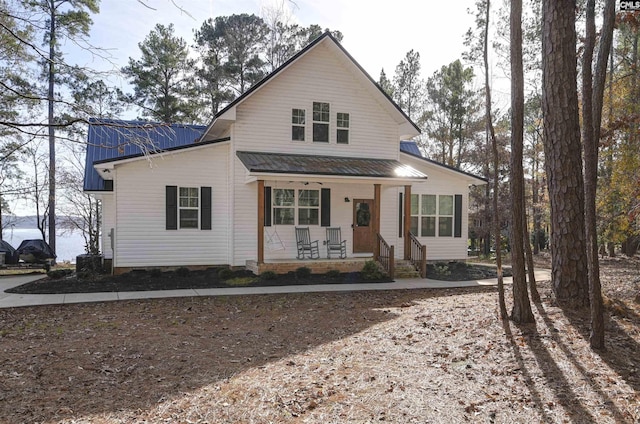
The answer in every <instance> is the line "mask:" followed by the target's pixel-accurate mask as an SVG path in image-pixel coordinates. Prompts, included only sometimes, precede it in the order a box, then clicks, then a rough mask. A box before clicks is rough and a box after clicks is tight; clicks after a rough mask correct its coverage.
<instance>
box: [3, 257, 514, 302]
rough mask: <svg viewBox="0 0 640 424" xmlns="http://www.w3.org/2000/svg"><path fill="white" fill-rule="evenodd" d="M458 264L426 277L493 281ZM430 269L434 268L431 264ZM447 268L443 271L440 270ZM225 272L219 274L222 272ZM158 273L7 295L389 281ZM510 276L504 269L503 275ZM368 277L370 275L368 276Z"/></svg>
mask: <svg viewBox="0 0 640 424" xmlns="http://www.w3.org/2000/svg"><path fill="white" fill-rule="evenodd" d="M456 264H460V262H452V263H447V262H443V263H442V265H441V266H440V268H439V271H440V272H441V274H442V273H444V274H447V272H448V275H444V276H443V275H441V274H436V271H434V268H432V269H431V271H430V272H429V271H427V276H428V278H433V279H440V280H448V281H466V280H473V279H484V278H495V276H496V273H495V268H494V267H490V266H483V265H467V264H464V263H462V265H456ZM431 266H432V267H433V265H431ZM443 266H446V269H445V268H443ZM223 269H224V270H225V271H222V270H223ZM180 274H182V272H177V271H167V272H160V270H158V269H152V270H149V271H146V270H134V271H131V272H128V273H126V274H122V275H98V274H94V273H88V272H81V273H76V274H74V275H69V276H65V277H63V278H59V279H53V278H47V279H43V280H38V281H34V282H31V283H27V284H23V285H21V286H18V287H14V288H12V289H9V290H7V292H8V293H23V294H26V293H30V294H54V293H97V292H126V291H148V290H176V289H207V288H224V287H238V286H243V287H263V286H291V285H312V284H349V283H362V282H367V283H387V282H391V281H392V280H391V279H389V278H388V277H385V276H380V278H378V279H376V280H371V279H367V278H366V277H367V276H366V275H365V274H364V273H361V272H346V273H344V272H343V273H340V272H337V271H329V272H327V273H325V274H310V275H309V276H307V277H305V278H300V276H299V275H298V272H296V271H292V272H289V273H287V274H275V273H273V272H264V273H263V274H262V275H259V276H257V275H254V274H253V273H252V272H250V271H246V270H235V271H234V270H230V269H228V268H222V267H214V268H208V269H206V270H201V271H189V272H188V273H187V274H186V275H180ZM507 275H510V273H508V272H507V270H505V276H507ZM369 277H370V276H369Z"/></svg>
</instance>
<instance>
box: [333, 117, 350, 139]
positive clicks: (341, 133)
mask: <svg viewBox="0 0 640 424" xmlns="http://www.w3.org/2000/svg"><path fill="white" fill-rule="evenodd" d="M336 126H337V127H338V130H337V134H336V141H337V143H339V144H349V114H348V113H338V117H337V121H336Z"/></svg>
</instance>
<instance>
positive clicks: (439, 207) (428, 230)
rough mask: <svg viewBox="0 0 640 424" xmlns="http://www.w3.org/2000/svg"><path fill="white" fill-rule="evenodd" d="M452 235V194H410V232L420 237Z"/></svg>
mask: <svg viewBox="0 0 640 424" xmlns="http://www.w3.org/2000/svg"><path fill="white" fill-rule="evenodd" d="M436 224H437V235H438V236H439V237H452V236H453V196H449V195H441V196H436V195H435V194H423V195H418V194H412V195H411V232H412V233H413V234H416V235H418V234H419V235H420V236H421V237H435V236H436Z"/></svg>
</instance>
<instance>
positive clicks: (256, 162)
mask: <svg viewBox="0 0 640 424" xmlns="http://www.w3.org/2000/svg"><path fill="white" fill-rule="evenodd" d="M419 133H420V130H419V129H418V128H417V126H416V125H415V124H414V123H413V122H412V121H411V120H410V119H409V118H408V117H407V116H406V115H405V114H404V113H403V112H402V110H401V109H400V108H399V107H398V106H397V105H396V104H395V103H394V102H393V101H392V100H391V99H390V98H389V97H388V96H387V95H386V94H385V93H384V92H383V91H382V90H381V89H380V88H379V86H378V85H377V84H376V83H375V82H374V81H373V80H372V78H371V77H370V76H369V75H368V74H367V73H366V72H365V71H364V70H363V69H362V68H361V67H360V65H358V63H357V62H356V61H355V60H354V59H353V58H352V57H351V56H350V55H349V54H348V53H347V52H346V51H345V50H344V48H343V47H342V46H341V45H340V43H339V42H338V41H337V40H336V39H335V38H333V37H332V36H331V35H330V34H329V33H325V34H324V35H322V36H321V37H319V38H318V39H316V40H315V41H314V42H313V43H311V44H310V45H309V46H307V47H306V48H305V49H303V50H302V51H300V52H299V53H298V54H297V55H295V56H294V57H293V58H291V59H290V60H289V61H288V62H287V63H285V64H284V65H283V66H281V67H280V68H278V69H277V70H275V71H274V72H273V73H271V74H270V75H269V76H267V77H266V78H264V79H263V80H262V81H261V82H260V83H258V84H256V85H255V86H254V87H252V88H251V89H250V90H249V91H247V92H246V93H244V94H243V95H242V96H240V97H239V98H237V99H236V100H235V101H233V102H232V103H231V104H229V105H228V106H227V107H226V108H225V109H224V110H222V111H220V112H219V113H218V114H217V115H216V116H215V118H214V119H213V121H212V123H211V124H210V125H209V126H207V127H197V126H182V125H171V126H168V125H153V124H147V123H140V122H120V123H117V122H114V121H98V120H95V121H94V122H93V123H92V125H91V126H90V130H89V143H88V146H89V147H88V151H87V169H86V173H85V191H87V192H90V193H93V194H95V195H96V196H98V197H99V198H100V199H101V200H102V205H103V223H102V227H103V234H104V237H103V253H104V255H105V258H107V259H110V260H112V265H113V268H114V270H115V272H121V271H124V270H128V269H131V268H138V267H145V268H148V267H163V266H194V267H195V266H212V265H223V264H224V265H231V266H247V265H249V266H250V267H252V268H256V269H258V268H259V265H263V264H267V265H268V264H278V263H286V262H290V263H294V264H295V263H298V264H299V262H297V259H296V258H297V254H298V251H297V247H296V235H295V228H296V227H308V228H309V232H310V235H311V239H312V240H318V241H319V247H320V257H321V258H326V253H327V252H326V249H325V248H324V246H323V241H324V240H325V238H326V229H327V228H330V227H331V228H335V227H339V228H340V229H341V234H342V238H343V239H344V240H346V253H347V258H346V259H342V260H340V261H337V262H344V263H348V262H349V260H351V259H353V258H362V257H371V256H372V254H373V253H374V252H375V251H376V249H377V247H376V246H377V245H378V243H379V242H378V235H379V237H380V238H382V239H384V240H385V241H386V243H387V244H388V245H393V246H395V257H397V258H404V257H407V256H408V255H409V252H408V250H409V249H410V242H409V239H410V236H409V233H410V232H411V233H413V235H414V236H415V239H416V240H418V241H419V243H421V244H423V245H424V246H426V251H427V259H428V260H446V259H464V258H466V255H467V238H468V237H467V228H468V212H467V211H468V191H469V186H470V185H472V184H484V183H486V181H485V180H484V179H482V178H480V177H477V176H474V175H471V174H468V173H465V172H461V171H459V170H455V169H452V168H449V167H447V166H444V165H442V164H439V163H437V162H434V161H431V160H427V159H425V158H423V157H422V156H421V155H420V153H419V151H418V150H417V148H416V146H415V144H414V143H412V142H402V143H401V140H408V139H411V138H413V137H415V136H417V135H419ZM149 143H151V144H150V147H149ZM141 146H145V148H146V149H147V151H143V150H145V149H141ZM363 212H364V213H363ZM358 217H360V220H358V219H357V218H358ZM363 217H364V219H363ZM334 260H335V259H334ZM322 261H323V259H320V260H317V262H318V263H321V262H322ZM311 263H312V264H313V261H312V262H311ZM305 265H307V263H305ZM298 266H300V265H298ZM259 269H265V268H259Z"/></svg>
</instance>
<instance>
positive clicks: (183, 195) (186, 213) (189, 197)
mask: <svg viewBox="0 0 640 424" xmlns="http://www.w3.org/2000/svg"><path fill="white" fill-rule="evenodd" d="M198 192H199V190H198V188H197V187H180V190H179V197H178V216H179V224H180V228H198V215H199V211H200V208H199V198H200V197H199V194H198Z"/></svg>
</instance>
